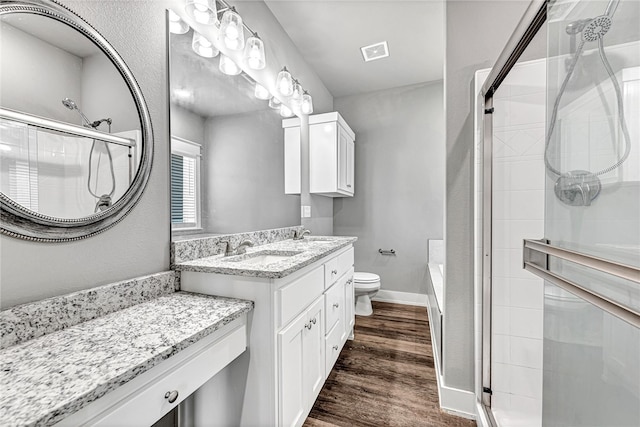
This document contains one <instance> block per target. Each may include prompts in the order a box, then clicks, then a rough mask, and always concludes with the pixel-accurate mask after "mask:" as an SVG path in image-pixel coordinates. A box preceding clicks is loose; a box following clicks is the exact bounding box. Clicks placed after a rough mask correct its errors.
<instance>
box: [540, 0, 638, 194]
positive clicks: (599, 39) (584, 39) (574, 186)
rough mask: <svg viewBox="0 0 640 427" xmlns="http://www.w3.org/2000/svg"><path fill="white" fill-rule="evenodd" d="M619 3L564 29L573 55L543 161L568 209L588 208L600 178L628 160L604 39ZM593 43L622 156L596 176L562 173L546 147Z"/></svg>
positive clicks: (623, 122) (556, 103)
mask: <svg viewBox="0 0 640 427" xmlns="http://www.w3.org/2000/svg"><path fill="white" fill-rule="evenodd" d="M618 4H619V0H611V1H609V3H608V5H607V8H606V10H605V13H604V15H600V16H596V17H595V18H590V19H580V20H576V21H573V22H570V23H569V24H568V25H567V26H566V33H567V34H568V35H569V36H570V37H571V46H570V49H571V51H574V49H575V51H574V52H573V56H572V57H571V59H570V60H569V61H568V62H567V74H566V75H565V77H564V80H563V81H562V84H561V85H560V89H559V90H558V94H557V96H556V98H555V101H554V104H553V110H552V113H551V118H550V120H549V128H548V130H547V134H546V140H545V151H544V161H545V166H546V168H547V170H548V171H549V172H550V173H551V174H553V175H555V176H557V180H556V183H555V194H556V196H557V197H558V199H560V200H561V201H562V202H563V203H565V204H567V205H570V206H590V205H591V202H593V201H594V200H595V199H596V198H597V197H598V195H599V194H600V189H601V183H600V178H599V176H602V175H605V174H607V173H609V172H612V171H614V170H616V169H617V168H619V167H620V166H621V165H622V164H623V163H624V162H625V160H627V158H628V157H629V153H630V151H631V138H630V136H629V130H628V128H627V123H626V119H625V116H624V103H623V96H622V90H621V89H620V83H619V82H618V79H617V77H616V75H615V73H614V71H613V69H612V67H611V64H610V63H609V60H608V58H607V55H606V53H605V48H604V37H605V35H606V34H607V33H608V32H609V30H611V28H612V25H613V22H612V19H613V16H614V14H615V12H616V10H617V8H618ZM578 36H580V41H579V42H578V45H577V46H575V40H576V38H577V37H578ZM592 42H596V43H597V44H598V53H599V56H600V60H601V62H602V65H603V66H604V68H605V70H606V72H607V74H608V76H609V79H610V81H611V83H612V86H613V89H614V92H615V97H616V104H617V109H618V126H619V127H620V130H621V133H622V139H623V143H624V147H625V148H624V151H623V154H622V155H621V156H620V157H619V158H618V160H617V161H616V162H614V163H613V164H611V165H609V166H607V167H605V168H603V169H601V170H598V171H596V172H591V171H584V170H571V171H566V172H563V171H561V170H560V168H559V167H556V166H554V165H552V164H551V161H550V160H549V146H550V144H551V138H552V136H553V131H554V129H555V125H556V122H557V120H558V110H559V108H560V101H561V100H562V96H563V95H564V93H565V91H566V90H567V85H568V84H569V81H570V80H571V77H572V76H573V74H574V71H575V69H576V65H577V63H578V61H579V59H580V58H581V57H582V55H583V51H584V48H585V45H586V44H587V43H592ZM612 138H615V134H614V133H612Z"/></svg>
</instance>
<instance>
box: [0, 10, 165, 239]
mask: <svg viewBox="0 0 640 427" xmlns="http://www.w3.org/2000/svg"><path fill="white" fill-rule="evenodd" d="M0 31H1V33H2V37H0V95H1V96H0V148H1V150H0V233H3V234H6V235H8V236H11V237H16V238H22V239H27V240H32V241H39V242H69V241H75V240H79V239H84V238H87V237H91V236H94V235H96V234H98V233H101V232H103V231H105V230H107V229H109V228H111V227H113V226H115V225H116V224H118V223H119V222H120V221H121V220H122V219H123V218H124V217H125V216H126V215H128V213H129V212H131V210H132V209H133V208H134V207H135V206H136V204H137V203H138V201H139V200H140V199H141V197H142V195H143V193H144V191H145V188H146V185H147V182H148V180H149V176H150V172H151V162H152V159H153V131H152V128H151V118H150V115H149V110H148V108H147V105H146V102H145V100H144V97H143V94H142V91H141V89H140V87H139V85H138V83H137V82H136V79H135V77H134V75H133V73H132V72H131V70H130V69H129V67H128V66H127V64H126V63H125V62H124V59H123V58H122V57H121V56H120V54H119V53H118V52H117V51H116V50H115V48H114V47H113V46H112V45H111V44H110V43H109V42H108V41H107V40H106V39H105V38H104V36H103V35H102V34H100V33H99V32H97V31H96V30H95V29H94V28H93V27H91V25H90V24H89V23H87V21H85V20H84V19H82V18H81V17H79V16H78V15H76V14H75V13H74V12H72V11H71V10H70V9H69V8H67V7H64V6H61V5H60V4H58V3H57V2H55V1H52V0H19V1H14V0H3V1H2V2H0ZM61 101H62V104H63V105H60V103H61ZM81 110H82V111H81ZM90 118H93V119H94V120H91V119H90ZM109 154H111V155H109ZM89 174H91V176H90V177H89ZM114 175H115V181H116V185H115V189H114V184H113V176H114ZM88 190H90V191H88Z"/></svg>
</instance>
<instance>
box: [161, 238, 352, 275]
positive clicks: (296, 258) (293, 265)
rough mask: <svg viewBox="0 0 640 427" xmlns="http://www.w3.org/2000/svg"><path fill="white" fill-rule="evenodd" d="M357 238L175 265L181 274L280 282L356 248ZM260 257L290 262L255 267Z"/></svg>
mask: <svg viewBox="0 0 640 427" xmlns="http://www.w3.org/2000/svg"><path fill="white" fill-rule="evenodd" d="M356 240H357V237H334V236H309V237H305V238H304V239H301V240H292V239H288V240H281V241H278V242H273V243H268V244H265V245H260V246H254V247H250V248H248V249H247V253H246V254H243V255H235V256H227V257H225V256H224V255H214V256H210V257H205V258H199V259H195V260H192V261H184V262H180V263H177V264H175V265H174V267H173V268H175V269H176V270H179V271H194V272H200V273H218V274H230V275H236V276H248V277H261V278H266V279H279V278H281V277H285V276H288V275H289V274H291V273H294V272H295V271H298V270H300V269H301V268H303V267H306V266H307V265H309V264H312V263H314V262H315V261H317V260H319V259H321V258H324V257H325V256H327V255H329V254H331V253H333V252H336V251H338V250H339V249H342V248H344V247H346V246H348V245H351V244H353V242H355V241H356ZM259 255H275V256H278V255H281V256H282V255H284V256H287V258H286V259H282V260H279V261H276V262H271V263H268V264H254V263H252V260H254V261H255V259H254V258H255V257H256V256H259Z"/></svg>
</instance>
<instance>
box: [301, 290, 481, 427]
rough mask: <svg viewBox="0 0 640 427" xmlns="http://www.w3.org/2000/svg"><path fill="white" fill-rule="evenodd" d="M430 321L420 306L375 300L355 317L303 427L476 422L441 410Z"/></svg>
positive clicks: (462, 426) (450, 426)
mask: <svg viewBox="0 0 640 427" xmlns="http://www.w3.org/2000/svg"><path fill="white" fill-rule="evenodd" d="M433 363H434V360H433V354H432V350H431V336H430V331H429V321H428V317H427V312H426V309H425V308H424V307H412V306H406V305H399V304H390V303H382V302H374V303H373V316H370V317H363V316H356V327H355V340H353V341H347V344H346V345H345V347H344V349H343V350H342V353H341V354H340V357H339V358H338V361H337V362H336V365H335V367H334V368H333V371H332V372H331V374H330V375H329V378H327V381H326V383H325V385H324V387H323V389H322V391H321V392H320V395H319V396H318V399H317V400H316V402H315V404H314V406H313V409H312V410H311V413H310V414H309V417H308V418H307V420H306V422H305V424H304V426H305V427H333V426H341V427H343V426H344V427H347V426H349V427H352V426H354V427H355V426H363V427H364V426H367V427H374V426H375V427H382V426H398V427H399V426H403V427H405V426H407V427H408V426H425V427H426V426H434V427H441V426H447V427H467V426H469V427H470V426H475V425H476V423H475V422H474V421H472V420H467V419H464V418H459V417H456V416H453V415H450V414H446V413H444V412H442V411H440V408H439V405H438V389H437V383H436V371H435V368H434V364H433Z"/></svg>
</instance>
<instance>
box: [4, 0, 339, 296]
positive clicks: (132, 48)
mask: <svg viewBox="0 0 640 427" xmlns="http://www.w3.org/2000/svg"><path fill="white" fill-rule="evenodd" d="M61 3H62V4H64V5H65V6H67V7H69V8H70V9H71V10H73V11H74V12H76V13H78V14H79V15H80V16H81V17H82V18H83V19H84V20H86V21H87V22H89V23H90V24H91V25H92V26H93V27H94V28H96V29H97V30H98V31H99V32H100V33H101V34H102V35H103V36H104V37H105V38H106V39H107V40H109V42H110V43H111V44H112V45H113V46H114V47H115V49H116V50H117V51H118V52H119V53H120V55H121V56H122V57H123V58H124V60H125V62H126V63H127V64H128V65H129V67H130V68H131V70H132V72H133V74H134V75H135V76H136V79H137V81H138V84H139V85H140V87H141V89H142V92H143V94H144V96H145V99H146V102H147V105H148V107H149V111H150V114H151V120H152V123H153V132H154V139H155V146H154V149H155V153H154V159H153V169H152V171H151V177H150V179H149V183H148V185H147V189H146V192H145V194H144V196H143V197H142V199H141V201H140V203H138V205H137V206H136V207H135V209H134V210H133V211H132V212H131V213H130V214H129V215H128V216H127V217H126V218H125V219H124V220H123V221H122V222H120V223H119V224H117V225H116V226H115V227H113V228H112V229H110V230H107V231H105V232H104V233H102V234H100V235H97V236H94V237H92V238H89V239H85V240H82V241H79V242H73V243H64V244H42V243H33V242H28V241H26V240H20V239H14V238H10V237H7V236H4V235H2V236H0V261H1V262H0V301H1V307H2V308H5V307H10V306H13V305H16V304H20V303H25V302H29V301H35V300H39V299H42V298H46V297H49V296H54V295H61V294H64V293H68V292H72V291H76V290H80V289H86V288H91V287H94V286H97V285H100V284H105V283H111V282H114V281H118V280H123V279H127V278H131V277H137V276H141V275H146V274H151V273H155V272H158V271H163V270H167V269H168V268H169V246H170V225H169V132H168V126H169V97H168V92H167V86H168V85H167V45H166V40H167V37H166V32H165V9H166V7H168V6H173V7H184V2H183V1H178V0H167V1H163V0H155V1H133V0H126V1H104V2H96V1H91V0H77V1H71V0H67V1H61ZM238 7H239V9H240V11H241V13H242V14H243V17H244V18H245V19H246V20H247V22H248V23H249V24H250V25H251V26H252V28H254V27H255V28H254V29H255V30H256V31H259V32H260V35H261V36H262V37H263V40H264V41H265V43H270V48H269V49H270V50H269V53H270V54H271V55H270V56H268V58H269V59H268V61H278V63H280V64H283V65H284V64H287V65H290V64H292V65H291V67H292V70H293V69H295V70H296V74H297V75H299V76H300V77H301V79H302V81H303V82H304V83H305V86H306V87H308V88H309V90H310V92H311V93H312V94H313V96H314V103H316V108H317V110H318V111H319V112H320V111H330V110H331V108H332V107H333V98H332V97H331V94H329V92H328V91H327V89H326V88H325V87H324V85H323V84H322V82H321V81H320V80H319V78H318V77H317V75H316V74H315V73H314V72H313V70H311V69H310V68H309V66H308V65H307V64H306V63H305V62H304V60H303V59H302V57H301V55H300V54H299V52H298V51H297V50H296V49H295V45H293V43H292V42H291V40H290V39H289V38H288V36H287V35H286V32H284V30H283V29H282V27H281V26H280V25H279V24H278V22H277V21H276V20H275V18H274V17H273V15H272V14H271V12H270V11H269V10H268V8H267V7H266V6H265V5H264V3H263V2H261V1H259V2H242V4H240V5H239V6H238ZM141 22H144V25H140V23H141ZM267 37H268V39H267ZM3 87H4V85H3Z"/></svg>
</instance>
